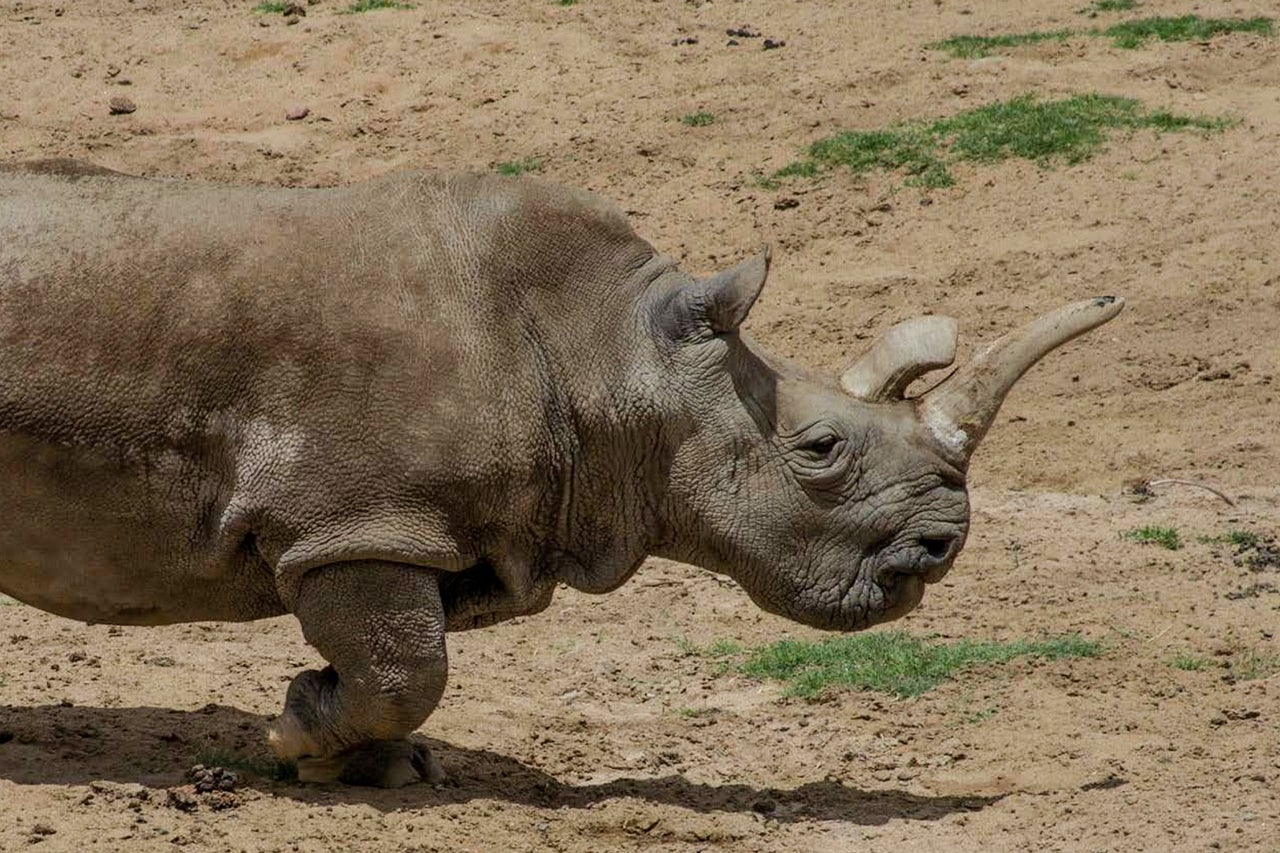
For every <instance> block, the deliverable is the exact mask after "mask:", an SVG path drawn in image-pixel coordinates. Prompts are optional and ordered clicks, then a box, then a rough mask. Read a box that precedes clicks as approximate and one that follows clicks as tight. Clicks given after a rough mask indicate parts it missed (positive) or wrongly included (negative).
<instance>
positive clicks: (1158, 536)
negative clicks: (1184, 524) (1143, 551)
mask: <svg viewBox="0 0 1280 853" xmlns="http://www.w3.org/2000/svg"><path fill="white" fill-rule="evenodd" d="M1124 538H1125V539H1128V540H1129V541H1130V542H1140V543H1142V544H1144V545H1159V546H1160V547H1161V548H1168V549H1169V550H1170V551H1177V550H1178V549H1179V548H1181V547H1182V536H1181V535H1179V533H1178V531H1177V530H1176V529H1175V528H1173V527H1160V526H1158V525H1154V524H1151V525H1147V526H1146V527H1135V528H1134V529H1133V530H1130V531H1128V532H1127V533H1125V534H1124Z"/></svg>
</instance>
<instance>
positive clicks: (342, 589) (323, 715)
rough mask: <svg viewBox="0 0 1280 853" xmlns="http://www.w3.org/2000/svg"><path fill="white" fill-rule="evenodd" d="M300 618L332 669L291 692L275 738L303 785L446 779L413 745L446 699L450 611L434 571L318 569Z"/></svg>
mask: <svg viewBox="0 0 1280 853" xmlns="http://www.w3.org/2000/svg"><path fill="white" fill-rule="evenodd" d="M294 615H296V616H297V617H298V621H299V622H300V623H301V624H302V634H303V636H304V637H306V639H307V642H308V643H310V644H311V645H313V646H315V648H316V649H317V650H318V651H319V652H320V654H321V655H323V656H324V658H325V659H326V660H327V661H329V666H328V667H326V668H325V669H324V670H321V671H316V670H307V671H305V672H302V673H300V674H299V675H298V677H297V678H295V679H294V680H293V683H292V684H290V685H289V692H288V695H287V696H286V698H285V707H284V713H282V714H281V715H280V717H279V718H277V719H276V720H275V721H274V722H273V723H272V724H271V726H270V728H269V729H268V734H267V737H268V740H269V741H270V743H271V746H272V748H273V749H274V750H275V752H276V754H277V755H278V756H280V757H281V758H283V759H285V760H291V761H297V763H298V778H299V779H301V780H302V781H304V782H333V781H341V782H346V783H348V784H353V785H375V786H378V787H384V788H397V787H400V786H402V785H407V784H409V783H411V782H417V781H419V780H420V779H425V780H426V781H429V782H439V781H442V780H443V778H444V771H443V769H442V768H441V767H440V764H439V762H438V761H436V760H435V759H434V757H432V756H431V755H430V753H429V752H427V751H426V749H425V747H422V746H418V745H415V744H413V743H411V742H410V741H409V740H408V739H407V736H408V735H409V733H410V732H412V731H413V730H414V729H416V728H418V726H420V725H422V722H423V721H424V720H425V719H426V718H427V716H428V715H429V714H430V713H431V711H432V710H433V709H434V708H435V706H436V703H437V702H439V701H440V696H441V695H442V694H443V693H444V685H445V679H446V677H447V672H448V662H447V660H446V657H445V644H444V634H445V623H444V608H443V606H442V605H441V603H440V586H439V580H438V576H437V574H436V572H435V571H433V570H431V569H424V568H421V567H417V566H406V565H401V564H398V563H383V562H352V563H339V564H335V565H332V566H325V567H322V568H319V569H314V570H312V571H310V572H308V573H307V574H306V576H305V577H303V579H302V583H301V586H300V587H299V592H298V598H297V602H296V604H295V606H294Z"/></svg>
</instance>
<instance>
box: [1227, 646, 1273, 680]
mask: <svg viewBox="0 0 1280 853" xmlns="http://www.w3.org/2000/svg"><path fill="white" fill-rule="evenodd" d="M1229 671H1230V673H1231V675H1232V677H1233V678H1235V680H1236V681H1256V680H1257V679H1259V678H1266V677H1268V676H1271V675H1275V674H1276V673H1277V672H1280V657H1277V656H1276V655H1271V654H1258V653H1257V652H1255V651H1249V650H1246V651H1241V652H1239V653H1237V654H1235V655H1233V656H1232V658H1231V665H1230V667H1229Z"/></svg>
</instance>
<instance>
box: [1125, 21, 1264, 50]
mask: <svg viewBox="0 0 1280 853" xmlns="http://www.w3.org/2000/svg"><path fill="white" fill-rule="evenodd" d="M1274 32H1275V29H1274V26H1273V23H1272V20H1271V19H1270V18H1262V17H1258V18H1202V17H1200V16H1199V15H1182V16H1181V17H1178V18H1142V19H1140V20H1137V21H1121V22H1120V23H1118V24H1113V25H1112V26H1110V27H1107V28H1106V29H1105V30H1103V31H1102V35H1104V36H1106V37H1107V38H1109V39H1111V41H1112V43H1113V44H1115V46H1116V47H1125V48H1135V47H1140V46H1142V45H1143V44H1145V43H1146V42H1148V41H1151V40H1152V39H1159V40H1160V41H1203V40H1205V39H1209V38H1213V37H1214V36H1216V35H1222V34H1223V33H1257V34H1259V35H1264V36H1269V35H1272V34H1273V33H1274Z"/></svg>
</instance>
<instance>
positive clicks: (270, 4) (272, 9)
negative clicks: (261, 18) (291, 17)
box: [253, 0, 288, 15]
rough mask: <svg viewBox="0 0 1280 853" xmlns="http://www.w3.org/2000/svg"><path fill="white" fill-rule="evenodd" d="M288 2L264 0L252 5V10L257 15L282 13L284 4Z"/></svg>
mask: <svg viewBox="0 0 1280 853" xmlns="http://www.w3.org/2000/svg"><path fill="white" fill-rule="evenodd" d="M286 5H288V4H285V3H279V2H275V0H265V2H262V3H259V4H258V5H257V6H254V7H253V11H255V12H257V13H258V14H259V15H283V14H284V10H285V6H286Z"/></svg>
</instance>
